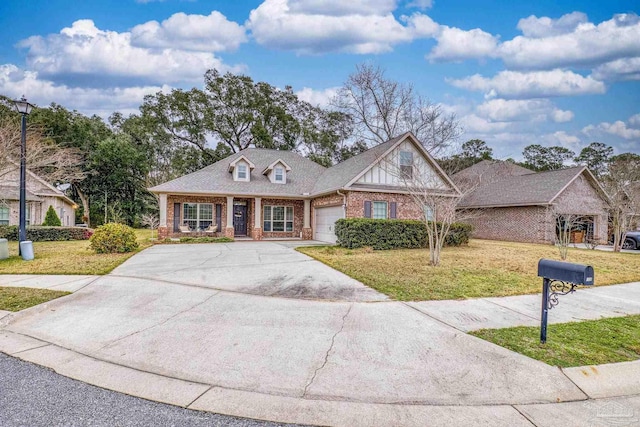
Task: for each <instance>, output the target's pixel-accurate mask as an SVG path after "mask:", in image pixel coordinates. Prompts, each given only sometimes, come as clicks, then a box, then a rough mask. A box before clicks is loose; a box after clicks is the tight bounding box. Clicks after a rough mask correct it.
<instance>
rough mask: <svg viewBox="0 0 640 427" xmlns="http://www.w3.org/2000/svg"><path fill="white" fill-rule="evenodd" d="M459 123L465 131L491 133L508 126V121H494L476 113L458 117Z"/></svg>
mask: <svg viewBox="0 0 640 427" xmlns="http://www.w3.org/2000/svg"><path fill="white" fill-rule="evenodd" d="M460 125H461V126H462V128H463V129H464V132H465V133H493V132H499V131H502V130H505V129H507V128H508V127H509V123H508V122H494V121H491V120H489V119H487V118H484V117H480V116H478V115H477V114H469V115H466V116H462V117H460Z"/></svg>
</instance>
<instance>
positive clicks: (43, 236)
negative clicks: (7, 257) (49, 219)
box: [0, 225, 93, 242]
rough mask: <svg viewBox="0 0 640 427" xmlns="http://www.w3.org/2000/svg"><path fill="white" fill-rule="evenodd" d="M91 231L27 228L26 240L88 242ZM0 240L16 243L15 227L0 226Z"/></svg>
mask: <svg viewBox="0 0 640 427" xmlns="http://www.w3.org/2000/svg"><path fill="white" fill-rule="evenodd" d="M92 234H93V230H92V229H90V228H85V227H44V226H38V225H36V226H29V227H27V240H31V241H32V242H61V241H67V240H88V239H89V238H90V237H91V235H92ZM0 239H7V240H12V241H16V242H17V241H18V226H17V225H0Z"/></svg>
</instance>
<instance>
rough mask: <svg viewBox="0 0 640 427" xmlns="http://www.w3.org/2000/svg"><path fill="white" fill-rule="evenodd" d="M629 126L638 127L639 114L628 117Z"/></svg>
mask: <svg viewBox="0 0 640 427" xmlns="http://www.w3.org/2000/svg"><path fill="white" fill-rule="evenodd" d="M629 124H630V125H631V126H634V127H640V113H638V114H635V115H633V116H631V117H629Z"/></svg>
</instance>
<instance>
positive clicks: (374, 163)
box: [150, 133, 460, 242]
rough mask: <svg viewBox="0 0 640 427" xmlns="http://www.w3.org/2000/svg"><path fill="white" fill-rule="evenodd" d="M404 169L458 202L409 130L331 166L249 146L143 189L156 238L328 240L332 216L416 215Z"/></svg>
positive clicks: (419, 214) (449, 184)
mask: <svg viewBox="0 0 640 427" xmlns="http://www.w3.org/2000/svg"><path fill="white" fill-rule="evenodd" d="M407 168H409V169H412V170H416V171H421V173H424V174H425V176H428V177H429V181H430V182H432V183H433V191H434V192H435V193H437V194H443V195H445V196H447V197H459V194H460V193H459V191H458V190H457V188H456V186H455V185H454V184H453V182H452V181H451V180H450V179H449V177H448V176H447V175H446V174H445V173H444V172H443V171H442V169H441V168H440V167H439V166H438V164H437V163H436V162H435V160H434V159H433V158H432V157H431V156H430V155H429V153H427V151H426V150H425V149H424V148H423V146H422V145H421V144H420V142H419V141H418V140H417V139H416V138H415V136H413V134H411V133H406V134H404V135H402V136H400V137H397V138H394V139H391V140H389V141H387V142H385V143H382V144H380V145H378V146H376V147H373V148H371V149H369V150H367V151H365V152H364V153H362V154H359V155H357V156H354V157H352V158H350V159H348V160H346V161H344V162H342V163H339V164H337V165H335V166H333V167H330V168H325V167H323V166H320V165H318V164H317V163H314V162H312V161H311V160H309V159H307V158H305V157H303V156H301V155H299V154H297V153H294V152H290V151H278V150H267V149H257V148H249V149H246V150H242V151H241V152H239V153H236V154H233V155H231V156H229V157H227V158H226V159H224V160H220V161H219V162H217V163H214V164H212V165H209V166H207V167H205V168H203V169H201V170H199V171H197V172H194V173H191V174H188V175H185V176H182V177H180V178H177V179H174V180H173V181H169V182H166V183H164V184H161V185H158V186H156V187H153V188H151V189H150V191H152V192H153V193H156V194H157V195H158V196H159V200H160V227H159V235H160V237H161V238H164V237H168V236H179V235H181V234H182V233H184V232H194V231H203V230H205V229H209V231H210V230H211V228H209V227H213V228H214V229H216V230H217V235H224V236H228V237H238V236H247V237H250V238H252V239H254V240H261V239H266V238H276V239H277V238H302V239H316V240H321V241H325V242H335V241H336V235H335V228H334V225H335V222H336V221H337V220H338V219H339V218H363V217H368V218H381V219H387V218H389V219H393V218H399V219H420V218H422V217H423V212H424V208H423V207H418V206H416V205H415V203H413V199H412V198H411V197H410V196H409V195H408V194H407V193H406V191H405V188H406V187H405V186H404V185H403V184H402V182H401V180H400V179H399V178H398V177H397V174H394V173H392V171H393V170H400V169H402V170H405V171H406V170H407ZM186 226H188V228H187V227H186ZM181 228H182V230H183V231H181Z"/></svg>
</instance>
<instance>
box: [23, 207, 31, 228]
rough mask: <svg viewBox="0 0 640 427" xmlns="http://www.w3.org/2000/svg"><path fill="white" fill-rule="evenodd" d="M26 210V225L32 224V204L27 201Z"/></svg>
mask: <svg viewBox="0 0 640 427" xmlns="http://www.w3.org/2000/svg"><path fill="white" fill-rule="evenodd" d="M25 208H26V209H25V210H24V219H25V225H31V205H30V204H29V203H27V205H26V206H25Z"/></svg>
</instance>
